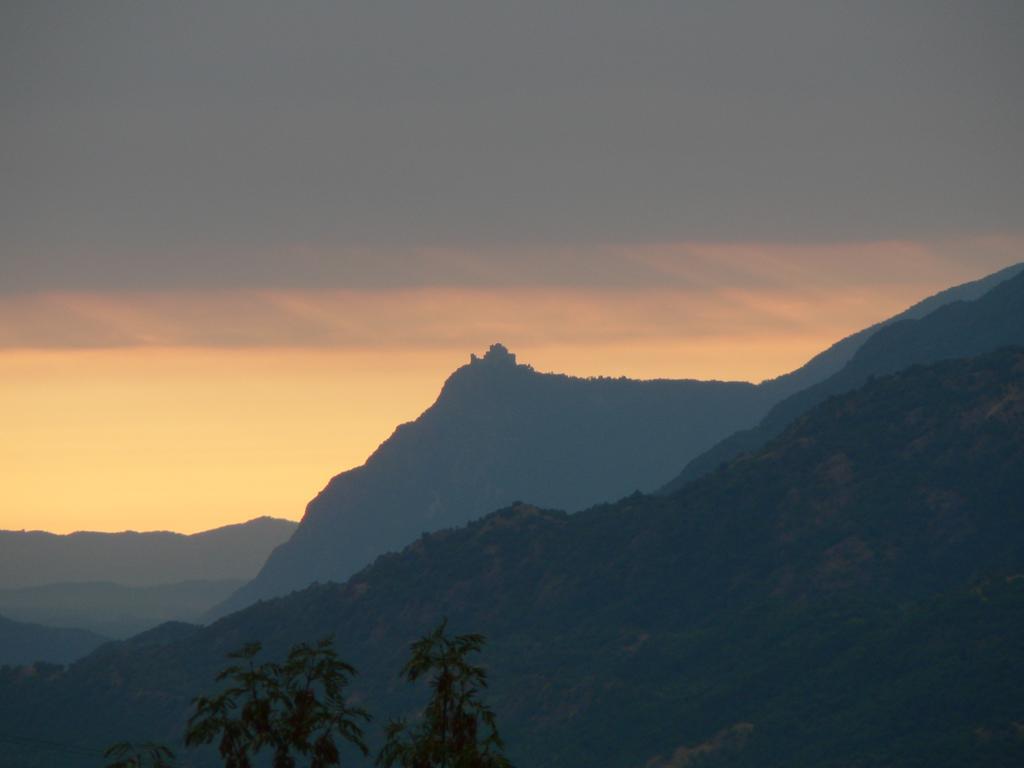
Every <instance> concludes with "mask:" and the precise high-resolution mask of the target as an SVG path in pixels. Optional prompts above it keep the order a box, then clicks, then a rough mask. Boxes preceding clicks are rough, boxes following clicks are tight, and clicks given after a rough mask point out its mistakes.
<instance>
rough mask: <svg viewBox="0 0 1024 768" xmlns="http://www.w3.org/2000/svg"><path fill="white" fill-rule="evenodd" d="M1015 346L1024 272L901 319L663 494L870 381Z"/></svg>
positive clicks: (1020, 337)
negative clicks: (973, 294) (922, 365)
mask: <svg viewBox="0 0 1024 768" xmlns="http://www.w3.org/2000/svg"><path fill="white" fill-rule="evenodd" d="M1011 269H1014V270H1016V269H1017V268H1016V267H1013V268H1011ZM1004 272H1006V270H1004ZM999 274H1003V273H999ZM1013 344H1024V273H1020V271H1019V270H1017V271H1016V273H1015V276H1014V277H1013V278H1011V279H1009V280H1006V281H1005V282H1003V283H1001V284H999V285H998V286H996V287H995V288H993V289H992V290H991V291H990V292H988V293H986V294H984V295H983V296H982V297H981V298H979V299H977V300H975V301H957V302H954V303H952V304H947V305H944V306H942V307H940V308H939V309H936V310H935V311H934V312H932V313H931V314H928V315H925V316H924V317H922V318H920V319H917V320H914V319H905V320H901V321H899V322H896V323H893V324H891V325H888V326H887V327H885V328H883V329H882V330H880V331H878V332H877V333H876V334H874V335H873V336H871V337H870V338H869V339H868V340H866V341H865V343H864V344H863V345H862V346H861V348H860V349H859V350H858V351H857V352H856V354H854V355H853V357H852V358H851V359H850V361H849V362H848V363H847V364H846V365H845V366H844V367H843V368H842V369H841V370H839V371H838V372H837V373H835V374H833V375H832V376H830V377H829V378H827V379H825V380H824V381H821V382H819V383H816V384H814V385H812V386H810V387H808V388H807V389H804V390H801V391H800V392H797V393H796V394H793V395H791V396H789V397H787V398H786V399H784V400H782V401H781V402H779V403H778V404H777V405H775V406H774V407H773V408H772V409H771V410H770V411H769V412H768V415H767V416H765V417H764V419H763V420H762V422H761V423H760V424H759V425H758V426H756V427H754V428H752V429H749V430H744V431H741V432H737V433H736V434H733V435H730V436H729V437H727V438H726V439H725V440H723V441H722V442H720V443H719V444H717V445H715V446H714V447H713V448H711V449H709V450H707V451H706V452H704V453H703V454H701V455H700V456H697V457H696V458H695V459H693V460H692V461H691V462H690V463H689V464H688V465H686V467H685V468H684V469H683V471H682V472H681V473H680V474H679V475H678V476H677V477H676V478H675V479H674V480H672V482H670V483H668V484H667V485H666V486H665V487H664V488H663V489H662V491H661V492H662V493H671V492H672V491H675V490H678V489H679V488H681V487H682V486H683V485H685V484H686V483H687V482H689V481H691V480H693V479H695V478H697V477H700V476H701V475H703V474H706V473H707V472H710V471H711V470H713V469H714V468H715V467H717V466H718V465H719V464H721V463H722V462H723V461H728V460H729V459H731V458H733V457H735V456H738V455H740V454H741V453H744V452H749V451H753V450H757V449H758V448H760V447H761V446H763V445H764V444H765V443H766V442H767V441H768V440H770V439H772V438H773V437H775V436H776V435H778V434H779V433H781V432H782V430H783V429H785V428H786V426H787V425H788V424H790V423H791V422H792V421H793V420H794V419H795V418H797V417H798V416H800V415H801V414H803V413H806V412H807V410H808V409H810V408H812V407H813V406H815V405H817V404H818V403H820V402H822V401H823V400H825V399H826V398H827V397H830V396H831V395H836V394H840V393H842V392H849V391H850V390H852V389H855V388H856V387H859V386H860V385H861V384H863V383H864V382H865V381H867V379H868V378H869V377H871V376H882V375H885V374H888V373H894V372H895V371H898V370H901V369H903V368H906V367H908V366H910V365H914V364H917V363H932V362H937V361H939V360H947V359H952V358H957V357H968V356H970V355H978V354H983V353H985V352H990V351H992V350H994V349H998V348H999V347H1003V346H1008V345H1013Z"/></svg>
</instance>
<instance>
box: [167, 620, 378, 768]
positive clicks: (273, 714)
mask: <svg viewBox="0 0 1024 768" xmlns="http://www.w3.org/2000/svg"><path fill="white" fill-rule="evenodd" d="M260 649H261V646H260V644H259V643H250V644H248V645H246V646H245V647H243V648H242V649H241V650H239V651H237V652H235V653H232V654H230V656H229V658H231V659H233V660H234V661H235V663H234V664H232V665H231V666H229V667H228V668H227V669H225V670H224V671H223V672H221V673H220V674H219V675H218V676H217V680H218V681H225V680H226V681H228V682H229V683H230V685H229V687H228V688H227V689H226V690H224V691H222V692H220V693H219V694H217V695H215V696H201V697H199V698H197V699H195V701H194V704H195V712H194V713H193V715H192V717H191V718H190V719H189V722H188V730H187V731H186V735H185V743H186V744H187V745H189V746H197V745H200V744H210V743H212V742H214V741H216V742H217V748H218V750H219V752H220V755H221V758H222V759H223V761H224V766H225V768H251V766H252V764H253V762H252V761H253V758H254V756H255V755H257V754H258V753H260V752H262V751H264V750H266V751H268V752H269V753H270V754H271V755H272V757H273V766H274V768H294V766H295V765H296V755H301V756H304V757H307V758H309V759H310V762H309V766H310V768H326V767H327V766H333V765H340V764H341V756H340V752H339V748H338V747H339V742H338V741H337V739H338V737H340V738H341V739H342V740H343V741H346V742H348V743H350V744H353V745H354V746H355V747H357V748H358V749H359V750H360V751H361V752H362V753H363V754H364V755H365V754H368V749H367V747H366V744H365V742H364V740H363V731H362V728H361V727H360V722H366V721H369V719H370V715H369V714H368V713H367V712H366V711H365V710H363V709H362V708H359V707H353V706H351V705H350V704H349V703H348V701H347V700H346V698H345V692H344V690H345V687H346V686H347V685H348V683H349V681H350V680H351V678H352V677H353V676H354V675H355V674H356V671H355V669H354V668H353V667H352V666H351V665H349V664H347V663H345V662H344V661H342V660H341V659H339V658H338V656H337V654H336V652H335V650H334V647H333V644H332V641H331V639H330V638H325V639H323V640H321V641H320V642H319V643H317V644H315V645H309V644H306V643H300V644H299V645H296V646H294V647H293V648H292V649H291V651H289V653H288V657H287V659H286V660H285V661H284V663H280V664H279V663H276V662H271V661H268V662H264V663H262V664H257V663H256V656H257V655H258V654H259V652H260Z"/></svg>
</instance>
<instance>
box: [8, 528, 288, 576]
mask: <svg viewBox="0 0 1024 768" xmlns="http://www.w3.org/2000/svg"><path fill="white" fill-rule="evenodd" d="M295 528H296V523H294V522H292V521H291V520H278V519H275V518H271V517H260V518H257V519H255V520H250V521H249V522H247V523H242V524H239V525H226V526H224V527H223V528H216V529H214V530H211V531H204V532H203V533H195V534H192V535H190V536H185V535H183V534H180V533H168V532H163V531H161V532H154V533H136V532H134V531H126V532H124V533H91V532H79V533H72V534H69V535H66V536H58V535H56V534H52V533H44V532H42V531H0V588H3V589H15V588H20V587H32V586H40V585H44V584H53V583H59V582H76V581H113V582H116V583H118V584H123V585H128V586H153V585H157V584H168V583H174V582H180V581H186V580H190V579H205V580H221V579H249V578H251V577H252V576H253V575H254V574H255V573H256V572H257V571H258V570H259V568H260V566H261V565H262V564H263V562H264V560H266V557H267V555H268V554H269V552H270V551H271V550H272V549H273V548H274V547H276V546H277V545H278V544H280V543H281V542H283V541H286V540H287V539H288V537H289V536H290V535H291V534H292V531H294V530H295Z"/></svg>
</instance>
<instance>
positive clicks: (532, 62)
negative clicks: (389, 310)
mask: <svg viewBox="0 0 1024 768" xmlns="http://www.w3.org/2000/svg"><path fill="white" fill-rule="evenodd" d="M0 13H2V18H0V72H2V74H0V112H2V115H3V117H2V118H0V119H2V132H0V177H2V181H0V233H2V234H0V290H3V291H8V292H9V291H22V290H46V289H76V288H83V287H84V288H90V289H106V288H115V289H116V288H146V287H161V288H167V287H189V288H195V287H204V286H205V287H211V286H212V287H217V286H224V287H233V286H253V285H256V286H260V285H271V286H272V285H289V286H303V285H322V284H324V283H325V282H326V283H330V284H333V285H340V286H348V285H360V284H372V285H383V286H387V285H406V284H420V283H429V282H431V281H436V280H439V279H440V280H442V281H443V280H444V279H446V275H447V279H452V280H460V281H468V282H472V281H473V280H475V279H479V280H483V279H484V278H485V277H486V276H487V275H491V274H493V273H494V271H495V270H496V269H497V270H499V271H504V272H506V273H507V272H512V273H514V272H515V271H516V260H517V259H522V260H523V263H524V265H525V267H526V269H527V271H528V272H529V271H530V270H533V272H532V274H534V275H536V276H537V279H541V280H543V279H551V280H554V281H555V282H558V281H559V280H560V279H562V278H560V277H559V276H560V275H563V272H564V275H563V277H568V276H570V275H572V274H573V273H575V274H576V275H577V276H580V275H582V276H583V278H582V279H584V281H585V280H587V279H593V280H600V279H601V276H602V275H605V273H604V272H602V268H601V267H600V266H598V268H597V269H596V276H588V274H587V273H588V272H589V262H588V260H587V257H586V256H585V255H580V257H579V258H578V260H576V261H573V260H569V262H567V263H565V264H561V265H560V264H555V265H553V266H550V265H549V266H537V265H538V264H539V263H540V262H538V260H537V259H535V258H533V257H531V256H529V254H530V253H534V254H535V253H536V252H537V251H538V249H543V248H544V247H558V246H565V245H575V246H580V253H581V254H585V253H586V246H588V245H598V244H609V243H635V242H672V241H745V240H746V241H785V242H795V241H796V242H812V241H823V242H832V241H849V240H854V241H858V240H878V239H930V240H937V239H942V238H957V237H968V236H972V235H978V234H988V233H1000V234H1016V233H1019V232H1020V231H1021V224H1020V222H1021V221H1022V220H1024V219H1022V213H1024V152H1022V147H1021V139H1020V136H1022V135H1024V99H1021V97H1020V92H1019V89H1020V85H1019V76H1020V73H1021V72H1022V71H1024V54H1022V52H1021V47H1020V44H1019V43H1020V39H1021V37H1022V35H1024V11H1022V10H1021V6H1020V4H1019V3H1016V2H977V3H942V2H932V1H929V2H907V3H900V4H891V3H857V4H853V3H842V4H840V3H835V4H832V3H772V4H767V3H749V4H742V5H740V4H733V3H721V2H714V3H706V4H705V3H696V4H695V3H650V4H642V5H638V4H625V3H606V4H605V3H587V4H573V5H569V4H563V5H558V6H557V7H553V5H552V4H550V3H543V4H521V3H503V4H489V3H478V2H472V3H459V4H456V3H442V4H439V3H409V4H394V5H392V4H386V3H358V4H357V3H348V4H334V3H307V4H302V5H301V6H299V5H296V4H279V3H253V2H245V3H218V4H207V3H147V4H142V3H127V2H123V3H115V2H107V3H89V4H86V3H74V2H69V3H46V2H38V3H36V2H33V3H22V4H14V3H8V4H5V5H4V6H3V10H2V11H0ZM424 246H436V247H443V248H454V249H457V250H459V252H461V253H471V254H476V257H475V258H476V260H477V262H478V263H473V262H472V260H470V263H466V262H465V260H462V261H459V260H456V261H457V262H458V263H455V264H453V263H451V262H450V261H449V262H444V264H442V266H443V267H444V268H445V269H447V270H448V272H442V273H441V274H440V275H438V274H437V273H436V272H433V270H434V269H436V268H437V266H436V260H431V259H423V258H422V257H421V256H420V255H417V251H416V249H420V248H422V247H424ZM522 254H526V255H522ZM605 277H606V279H607V280H608V281H613V280H617V279H628V276H623V275H619V273H618V272H610V273H608V274H607V275H605Z"/></svg>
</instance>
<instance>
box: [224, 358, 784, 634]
mask: <svg viewBox="0 0 1024 768" xmlns="http://www.w3.org/2000/svg"><path fill="white" fill-rule="evenodd" d="M772 397H773V395H772V393H770V392H766V391H764V390H762V389H759V388H758V387H756V386H754V385H752V384H748V383H745V382H717V381H712V382H702V381H669V380H661V381H633V380H630V379H625V378H620V379H610V378H594V379H582V378H576V377H572V376H564V375H560V374H551V373H538V372H536V371H534V370H533V368H531V367H530V366H528V365H520V364H517V362H516V359H515V355H513V354H511V353H510V352H508V350H506V349H505V347H503V346H501V345H500V344H496V345H494V346H492V347H491V349H490V350H489V351H488V352H487V354H486V355H484V356H483V357H482V358H478V357H476V356H475V355H473V356H472V358H471V362H470V363H469V364H468V365H465V366H463V367H461V368H459V369H458V370H457V371H455V372H454V373H453V374H452V375H451V376H450V377H449V378H448V380H447V381H446V382H445V384H444V387H443V389H442V390H441V394H440V396H439V397H438V398H437V401H436V402H435V403H434V404H433V405H432V406H431V407H430V408H428V409H427V410H426V411H425V412H424V413H423V414H422V415H421V416H420V417H419V418H418V419H416V421H414V422H411V423H409V424H403V425H401V426H400V427H398V429H396V430H395V432H394V434H393V435H392V436H391V437H390V438H388V440H387V441H385V442H384V444H383V445H381V446H380V447H379V448H378V449H377V450H376V451H375V452H374V453H373V455H372V456H370V458H369V459H367V461H366V463H365V464H364V465H363V466H361V467H358V468H356V469H353V470H350V471H348V472H343V473H342V474H340V475H338V476H336V477H335V478H333V479H332V480H331V481H330V483H328V485H327V487H326V488H324V490H323V491H321V492H320V494H319V495H318V496H317V497H316V498H315V499H313V501H311V502H310V503H309V506H308V507H307V509H306V514H305V517H304V518H303V520H302V524H301V525H300V527H299V529H298V530H297V531H296V532H295V535H294V536H293V537H292V538H291V540H290V541H289V542H288V543H287V544H285V545H283V546H281V547H279V548H278V549H276V550H275V551H274V553H273V554H272V555H271V556H270V558H269V560H268V561H267V563H266V565H265V566H264V567H263V569H262V570H261V571H260V573H259V575H258V576H257V577H256V578H255V579H254V580H253V581H252V582H250V583H249V584H247V585H246V586H245V587H244V588H243V589H242V590H240V591H239V592H238V594H237V595H235V596H234V597H233V598H232V599H231V600H230V601H228V602H227V603H226V604H225V605H224V606H221V608H220V609H218V611H217V614H216V615H224V614H225V613H228V612H230V611H231V610H234V609H237V608H239V607H241V606H244V605H248V604H250V603H252V602H255V601H256V600H257V599H260V598H265V597H271V596H275V595H280V594H285V593H287V592H289V591H291V590H293V589H298V588H301V587H305V586H307V585H308V584H310V583H311V582H313V581H327V580H332V579H333V580H340V579H345V578H347V577H348V576H349V575H351V574H352V573H354V572H355V571H357V570H359V569H360V568H362V567H363V566H365V565H366V564H368V563H370V562H371V561H372V560H373V559H374V558H375V557H377V556H378V555H380V554H382V553H384V552H387V551H389V550H394V549H398V548H400V547H402V546H404V545H406V544H408V543H409V542H410V541H413V540H414V539H415V538H416V537H417V536H419V535H420V534H421V533H423V532H425V531H432V530H437V529H439V528H445V527H448V526H451V525H458V524H461V523H465V522H466V521H468V520H471V519H473V518H474V517H479V516H480V515H483V514H485V513H486V512H488V511H489V510H493V509H496V508H498V507H501V506H505V505H507V504H509V503H511V502H513V501H515V500H517V499H524V498H528V499H535V500H537V501H538V502H540V503H542V504H543V505H545V506H551V507H559V508H562V509H569V510H576V509H581V508H583V507H586V506H589V505H591V504H594V503H596V502H599V501H603V500H605V499H609V498H618V497H620V496H623V495H625V494H627V493H632V492H633V491H635V490H637V489H646V490H649V489H653V488H656V487H657V486H658V485H659V484H660V483H661V482H662V481H663V480H664V478H665V477H667V476H669V475H671V473H672V472H673V471H675V470H677V469H678V467H679V466H680V457H691V456H694V455H696V454H697V453H698V452H699V451H701V450H703V449H704V447H706V446H708V445H711V444H713V443H714V442H715V441H716V440H718V439H720V438H721V437H724V436H725V435H727V434H729V433H730V432H732V431H734V430H735V429H737V428H739V427H741V426H744V425H747V424H749V423H752V420H756V419H757V418H759V416H760V415H761V414H763V413H764V412H765V411H766V410H767V409H768V407H769V406H770V405H771V403H772V402H773V400H772V399H771V398H772Z"/></svg>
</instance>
